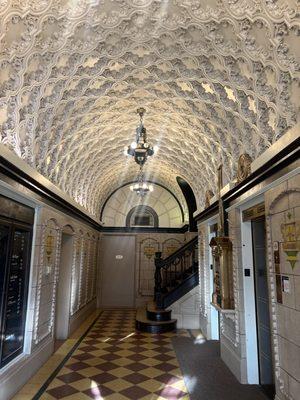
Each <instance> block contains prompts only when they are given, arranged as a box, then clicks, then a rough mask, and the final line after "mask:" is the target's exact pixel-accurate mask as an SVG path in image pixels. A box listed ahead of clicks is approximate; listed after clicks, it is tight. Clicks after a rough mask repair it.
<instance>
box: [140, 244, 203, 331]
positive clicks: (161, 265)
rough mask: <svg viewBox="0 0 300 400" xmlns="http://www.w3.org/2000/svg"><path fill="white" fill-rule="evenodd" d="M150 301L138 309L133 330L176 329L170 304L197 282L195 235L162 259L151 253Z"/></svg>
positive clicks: (158, 255)
mask: <svg viewBox="0 0 300 400" xmlns="http://www.w3.org/2000/svg"><path fill="white" fill-rule="evenodd" d="M154 280H155V288H154V302H151V303H148V304H147V306H146V307H144V308H140V309H138V311H137V315H136V329H137V330H138V331H142V332H148V333H163V332H171V331H174V330H176V322H177V321H176V320H175V319H172V318H171V312H172V311H171V310H168V309H167V307H170V306H171V305H172V304H173V303H174V302H175V301H177V300H179V299H180V298H181V297H182V296H184V295H185V294H186V293H188V292H189V291H190V290H192V289H193V288H194V287H196V286H197V285H198V284H199V271H198V238H197V237H195V238H193V239H192V240H190V241H189V242H187V243H186V244H185V245H184V246H182V247H181V248H180V249H178V250H177V251H175V252H174V253H173V254H171V255H170V256H169V257H167V258H166V259H162V258H161V252H157V253H155V276H154Z"/></svg>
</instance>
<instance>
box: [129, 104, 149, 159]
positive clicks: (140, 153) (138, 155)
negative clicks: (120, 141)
mask: <svg viewBox="0 0 300 400" xmlns="http://www.w3.org/2000/svg"><path fill="white" fill-rule="evenodd" d="M145 112H146V110H145V109H144V108H143V107H140V108H138V109H137V113H138V114H139V116H140V124H139V126H138V127H137V128H136V140H135V141H134V142H132V143H131V145H130V146H128V147H127V154H128V155H130V156H132V157H134V161H135V162H136V163H137V164H139V166H140V167H142V166H143V165H144V164H145V162H146V161H147V158H148V157H149V156H152V155H153V154H154V148H153V146H151V145H150V144H149V143H148V142H147V134H146V128H145V127H144V124H143V116H144V114H145Z"/></svg>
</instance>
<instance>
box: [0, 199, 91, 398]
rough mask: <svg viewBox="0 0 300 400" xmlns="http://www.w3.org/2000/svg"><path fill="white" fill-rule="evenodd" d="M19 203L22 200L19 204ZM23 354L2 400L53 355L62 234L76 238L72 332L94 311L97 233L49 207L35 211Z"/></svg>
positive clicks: (7, 375) (1, 379)
mask: <svg viewBox="0 0 300 400" xmlns="http://www.w3.org/2000/svg"><path fill="white" fill-rule="evenodd" d="M19 200H21V199H19ZM35 210H36V211H35V224H34V233H33V247H32V258H31V270H30V280H29V293H28V308H27V319H26V327H25V345H24V352H23V354H21V356H19V357H18V358H16V359H15V360H13V361H12V362H11V363H10V364H8V365H7V366H5V367H4V368H3V369H1V376H0V393H1V399H3V400H4V399H8V398H10V397H11V396H12V395H13V394H14V393H15V392H16V391H17V390H18V389H19V388H20V387H21V386H22V385H23V384H24V383H25V382H26V380H28V379H29V378H30V376H31V375H32V374H34V372H35V371H36V370H37V369H38V368H39V367H40V366H41V365H42V364H43V363H44V362H45V361H46V360H47V358H48V357H49V356H50V355H51V353H52V352H53V345H54V339H55V312H56V299H57V286H58V281H59V278H60V271H61V268H64V266H63V265H61V264H60V256H61V238H62V234H63V232H67V233H68V234H70V235H72V236H73V238H74V239H73V253H72V255H70V256H71V259H72V270H71V274H72V276H71V306H70V313H69V326H70V330H71V331H72V330H74V329H76V327H77V326H78V325H79V324H80V322H81V321H82V320H83V319H85V318H86V317H87V315H88V314H89V313H90V312H92V310H93V309H95V307H96V284H97V258H98V254H97V253H98V232H97V231H95V230H94V229H92V228H90V227H89V226H87V225H85V224H83V223H81V222H79V221H78V220H75V219H73V218H71V217H69V216H67V215H65V214H63V213H61V212H58V211H56V210H55V209H53V208H50V207H48V206H46V205H45V206H43V205H41V204H39V205H38V206H36V207H35Z"/></svg>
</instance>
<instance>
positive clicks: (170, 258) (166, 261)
mask: <svg viewBox="0 0 300 400" xmlns="http://www.w3.org/2000/svg"><path fill="white" fill-rule="evenodd" d="M197 243H198V236H195V237H194V238H193V239H191V240H189V241H188V242H187V243H185V244H184V245H183V246H182V247H180V248H179V249H177V250H176V251H174V253H172V254H170V255H169V256H168V257H167V258H165V259H163V258H161V261H162V268H164V266H166V265H167V264H169V263H170V262H172V261H173V260H174V259H176V258H177V257H178V256H180V255H182V253H183V252H185V251H186V250H190V248H193V247H195V244H197Z"/></svg>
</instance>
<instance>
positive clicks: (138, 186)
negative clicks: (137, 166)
mask: <svg viewBox="0 0 300 400" xmlns="http://www.w3.org/2000/svg"><path fill="white" fill-rule="evenodd" d="M130 190H131V191H132V192H135V193H136V194H137V195H138V196H141V197H144V196H145V195H146V194H147V193H148V192H153V190H154V188H153V185H149V184H148V183H147V182H145V181H144V176H143V172H142V169H141V171H140V174H139V176H138V181H137V182H136V183H135V184H134V185H130Z"/></svg>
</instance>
